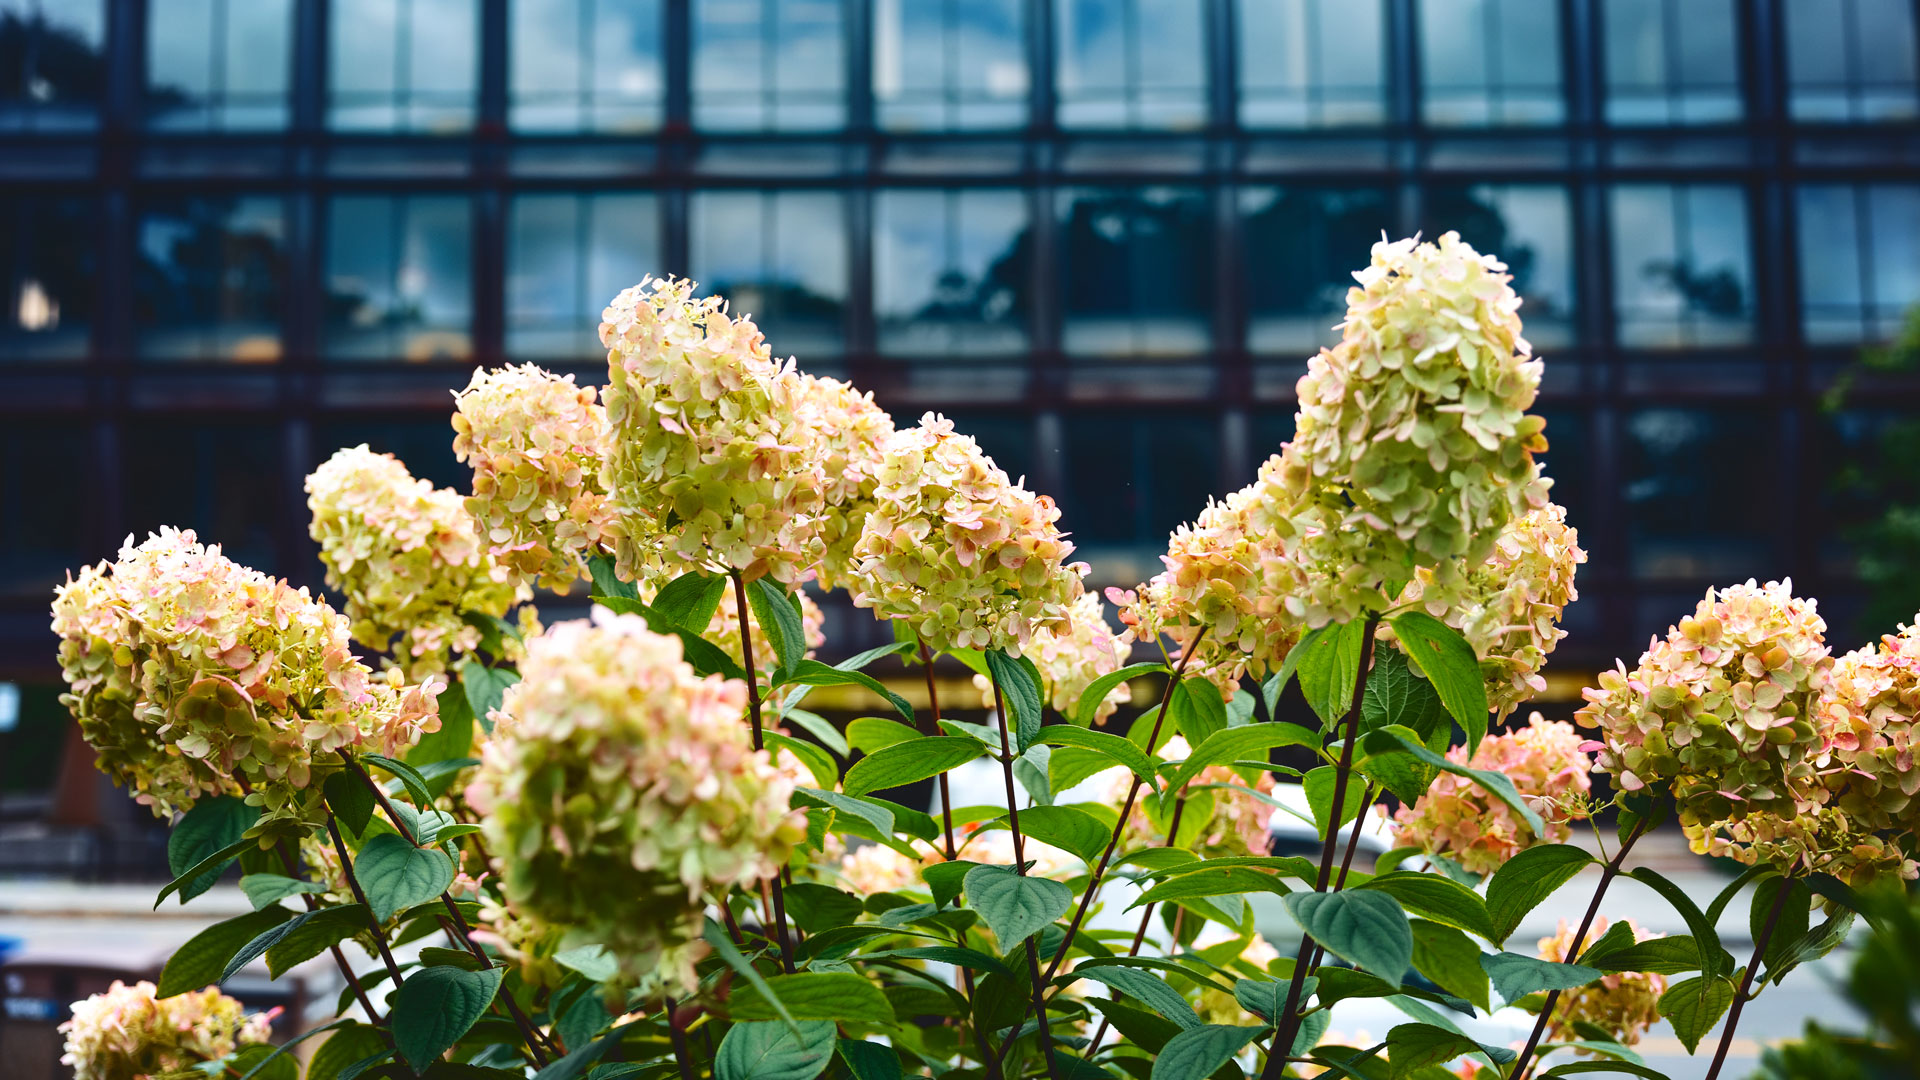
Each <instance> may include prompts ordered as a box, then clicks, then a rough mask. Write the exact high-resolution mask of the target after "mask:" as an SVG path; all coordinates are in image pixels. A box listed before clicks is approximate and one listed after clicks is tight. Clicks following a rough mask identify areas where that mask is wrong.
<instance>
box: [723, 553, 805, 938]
mask: <svg viewBox="0 0 1920 1080" xmlns="http://www.w3.org/2000/svg"><path fill="white" fill-rule="evenodd" d="M728 573H729V576H731V577H732V578H733V603H734V607H735V609H736V611H737V612H738V613H739V616H740V660H741V666H742V667H743V668H744V669H745V670H746V673H747V716H748V717H749V718H750V720H751V722H752V724H753V748H754V749H755V750H761V749H765V745H766V744H765V740H764V739H763V738H762V736H761V734H760V679H759V677H758V676H757V675H756V674H755V673H754V670H753V623H752V621H751V619H750V617H749V612H748V609H747V585H746V582H744V581H742V580H741V578H740V571H738V570H733V571H729V572H728ZM767 884H768V885H769V886H770V887H771V889H772V894H773V929H774V933H775V934H776V935H777V936H778V938H779V941H780V966H781V968H782V969H783V970H785V971H786V973H787V974H789V975H791V974H793V972H794V967H793V943H792V941H791V939H790V935H788V933H787V896H786V891H785V890H784V889H782V888H781V886H780V876H779V875H778V874H776V875H774V877H773V879H772V880H771V881H770V882H768V883H767Z"/></svg>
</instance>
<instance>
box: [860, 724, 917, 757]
mask: <svg viewBox="0 0 1920 1080" xmlns="http://www.w3.org/2000/svg"><path fill="white" fill-rule="evenodd" d="M925 737H926V736H925V735H923V734H922V733H921V732H919V731H916V730H914V729H913V728H910V727H908V726H907V725H905V724H903V723H901V722H900V721H898V720H888V719H887V718H885V717H883V716H862V717H860V718H859V719H857V720H854V721H853V722H851V723H849V724H848V725H847V742H848V743H850V744H852V747H853V749H855V750H858V751H860V752H861V753H863V754H871V753H874V752H875V751H879V750H885V749H886V748H887V747H889V746H897V745H899V744H900V743H904V742H912V741H913V740H915V739H922V738H925Z"/></svg>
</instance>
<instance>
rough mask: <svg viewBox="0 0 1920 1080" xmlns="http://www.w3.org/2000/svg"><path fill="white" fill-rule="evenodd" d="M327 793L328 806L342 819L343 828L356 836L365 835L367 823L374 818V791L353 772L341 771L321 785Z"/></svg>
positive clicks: (335, 815)
mask: <svg viewBox="0 0 1920 1080" xmlns="http://www.w3.org/2000/svg"><path fill="white" fill-rule="evenodd" d="M320 791H321V793H322V794H323V795H325V797H326V800H327V808H328V809H329V810H332V811H333V816H334V817H336V818H338V819H339V820H340V825H341V827H342V828H344V829H346V830H347V831H348V832H349V833H352V834H353V835H354V836H363V835H365V834H366V831H367V823H368V822H370V821H372V820H373V811H374V807H375V805H376V804H375V802H374V798H373V792H371V791H369V790H367V785H365V784H363V783H361V782H360V778H359V777H358V776H355V775H354V774H353V773H351V772H347V771H344V770H343V771H341V772H336V773H334V774H333V775H331V776H329V777H327V779H326V782H325V783H323V784H321V785H320Z"/></svg>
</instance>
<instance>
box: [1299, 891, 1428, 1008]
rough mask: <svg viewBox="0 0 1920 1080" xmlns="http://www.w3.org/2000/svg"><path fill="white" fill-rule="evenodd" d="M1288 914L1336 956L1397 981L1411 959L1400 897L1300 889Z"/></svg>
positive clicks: (1376, 893) (1370, 893) (1408, 936)
mask: <svg viewBox="0 0 1920 1080" xmlns="http://www.w3.org/2000/svg"><path fill="white" fill-rule="evenodd" d="M1285 903H1286V906H1287V913H1288V914H1290V915H1292V916H1293V919H1294V921H1295V922H1297V923H1299V924H1300V927H1301V929H1303V930H1305V931H1306V932H1307V933H1308V934H1309V935H1311V936H1312V938H1313V940H1315V941H1317V942H1319V943H1320V944H1321V945H1323V946H1325V947H1326V950H1327V951H1328V952H1330V953H1332V954H1334V955H1335V956H1338V957H1340V958H1341V959H1343V960H1346V961H1348V962H1350V963H1354V964H1358V965H1359V966H1361V967H1363V968H1365V969H1367V970H1368V971H1371V972H1373V973H1374V974H1376V975H1379V976H1381V977H1382V978H1384V979H1386V980H1387V981H1389V982H1391V983H1394V984H1396V985H1397V984H1398V983H1399V982H1400V981H1401V979H1402V978H1403V977H1404V976H1405V975H1406V973H1407V968H1409V967H1411V966H1412V964H1413V932H1412V931H1411V930H1409V929H1408V928H1407V914H1406V912H1405V911H1403V910H1402V909H1401V907H1400V901H1398V900H1396V899H1394V898H1393V897H1392V896H1390V895H1388V894H1386V893H1382V892H1370V891H1366V890H1359V889H1349V890H1346V891H1344V892H1337V893H1317V892H1314V893H1308V892H1299V893H1294V894H1292V895H1291V896H1288V897H1287V898H1286V900H1285Z"/></svg>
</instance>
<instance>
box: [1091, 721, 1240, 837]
mask: <svg viewBox="0 0 1920 1080" xmlns="http://www.w3.org/2000/svg"><path fill="white" fill-rule="evenodd" d="M1192 755H1193V748H1192V747H1191V746H1189V745H1187V740H1186V739H1184V738H1182V737H1181V736H1179V735H1175V736H1173V737H1172V738H1170V739H1168V740H1167V741H1166V745H1164V746H1162V747H1161V748H1160V756H1161V758H1162V759H1164V760H1166V761H1184V760H1186V759H1187V758H1188V757H1191V756H1192ZM1108 775H1109V776H1110V777H1111V779H1110V780H1109V781H1108V789H1107V802H1108V804H1109V805H1112V806H1123V805H1125V804H1126V799H1127V790H1128V789H1129V788H1130V787H1131V786H1132V784H1133V774H1132V773H1129V772H1127V771H1125V770H1124V769H1116V770H1111V771H1109V773H1108ZM1273 783H1274V781H1273V774H1272V773H1271V772H1262V773H1261V774H1260V775H1259V776H1258V777H1257V778H1256V779H1255V781H1254V782H1253V783H1251V784H1249V783H1248V782H1247V779H1246V777H1244V776H1242V775H1240V774H1239V773H1236V772H1234V771H1233V769H1232V768H1230V767H1229V766H1226V765H1209V766H1207V767H1206V768H1204V769H1202V770H1200V772H1199V774H1198V775H1196V776H1195V777H1194V778H1193V779H1192V780H1191V781H1189V783H1188V788H1187V794H1186V809H1185V810H1183V811H1181V814H1180V835H1181V836H1183V837H1185V836H1188V835H1190V833H1189V830H1192V829H1195V828H1198V829H1199V830H1200V831H1199V834H1198V835H1197V836H1196V837H1195V838H1194V839H1193V841H1192V842H1191V843H1189V844H1184V845H1183V846H1185V847H1187V848H1188V849H1190V850H1191V851H1192V852H1193V853H1194V854H1195V855H1197V856H1199V857H1200V858H1203V859H1213V858H1226V857H1230V856H1240V855H1265V854H1266V853H1267V845H1268V833H1267V821H1268V819H1269V818H1271V817H1272V816H1273V809H1272V807H1271V805H1270V804H1268V803H1265V802H1262V801H1261V800H1260V799H1258V798H1256V797H1254V796H1252V795H1249V794H1247V793H1246V792H1244V791H1235V790H1233V789H1231V788H1209V787H1204V786H1202V785H1206V784H1235V785H1238V786H1240V787H1245V788H1250V789H1252V790H1254V791H1257V792H1259V793H1260V794H1262V795H1269V794H1271V793H1272V792H1273ZM1157 802H1158V800H1155V799H1149V798H1140V799H1136V800H1135V801H1134V804H1133V813H1132V816H1130V817H1129V818H1128V819H1127V836H1128V837H1130V838H1137V839H1138V840H1139V842H1140V843H1143V844H1145V843H1156V844H1158V843H1164V842H1165V841H1166V839H1167V827H1168V826H1169V825H1171V824H1172V823H1173V804H1172V802H1171V801H1170V802H1169V803H1168V804H1167V809H1166V810H1165V812H1162V811H1160V810H1159V809H1158V808H1157V806H1150V805H1149V804H1155V803H1157ZM1197 822H1204V824H1198V825H1196V823H1197Z"/></svg>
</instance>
